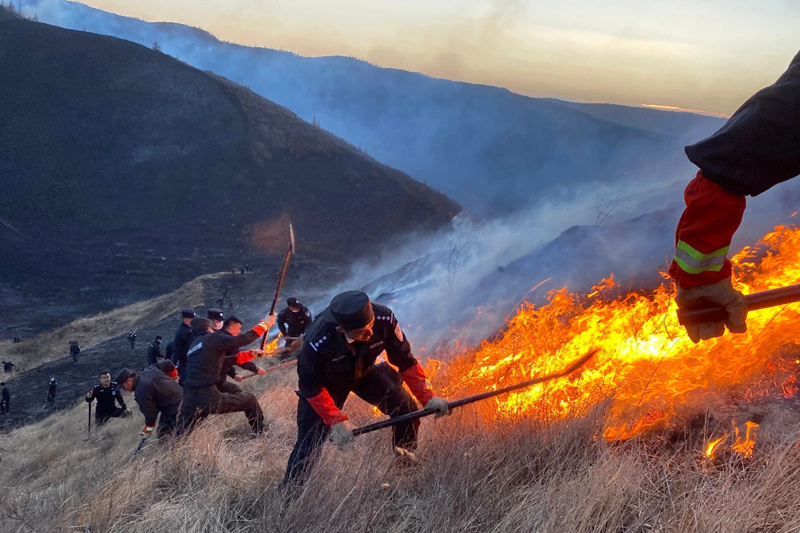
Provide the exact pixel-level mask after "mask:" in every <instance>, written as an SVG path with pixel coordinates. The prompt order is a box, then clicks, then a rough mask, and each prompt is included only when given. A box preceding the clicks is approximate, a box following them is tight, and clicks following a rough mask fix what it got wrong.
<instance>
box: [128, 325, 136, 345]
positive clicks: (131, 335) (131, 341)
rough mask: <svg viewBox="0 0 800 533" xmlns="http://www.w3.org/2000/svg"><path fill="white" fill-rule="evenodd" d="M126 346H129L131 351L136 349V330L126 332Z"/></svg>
mask: <svg viewBox="0 0 800 533" xmlns="http://www.w3.org/2000/svg"><path fill="white" fill-rule="evenodd" d="M128 344H130V345H131V350H133V349H134V348H136V330H133V331H129V332H128Z"/></svg>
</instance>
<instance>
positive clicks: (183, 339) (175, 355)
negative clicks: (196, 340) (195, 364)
mask: <svg viewBox="0 0 800 533" xmlns="http://www.w3.org/2000/svg"><path fill="white" fill-rule="evenodd" d="M191 342H192V328H190V327H189V326H187V325H186V324H184V323H183V322H181V325H180V326H178V330H177V331H176V332H175V340H173V341H172V343H173V344H172V362H173V363H175V364H176V365H178V366H179V367H181V368H183V367H185V366H186V352H188V351H189V345H190V344H191Z"/></svg>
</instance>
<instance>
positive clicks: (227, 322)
mask: <svg viewBox="0 0 800 533" xmlns="http://www.w3.org/2000/svg"><path fill="white" fill-rule="evenodd" d="M231 322H236V323H237V324H241V323H242V321H241V320H239V317H237V316H236V315H231V316H229V317H228V318H226V319H225V322H224V323H223V325H224V326H227V325H228V324H230V323H231Z"/></svg>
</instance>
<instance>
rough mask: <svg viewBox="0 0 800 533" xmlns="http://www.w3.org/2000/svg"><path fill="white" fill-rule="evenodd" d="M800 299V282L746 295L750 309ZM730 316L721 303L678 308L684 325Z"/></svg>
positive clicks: (748, 308)
mask: <svg viewBox="0 0 800 533" xmlns="http://www.w3.org/2000/svg"><path fill="white" fill-rule="evenodd" d="M798 301H800V284H796V285H789V286H787V287H779V288H777V289H769V290H766V291H760V292H754V293H753V294H747V295H745V297H744V302H745V304H746V305H747V310H748V311H755V310H757V309H766V308H767V307H775V306H776V305H785V304H790V303H792V302H798ZM727 317H728V313H727V311H725V308H724V307H722V306H720V305H713V304H712V305H709V306H707V307H701V308H698V309H690V310H686V311H682V310H680V309H679V310H678V322H680V323H681V324H682V325H685V324H696V323H698V322H720V321H723V320H725V319H726V318H727Z"/></svg>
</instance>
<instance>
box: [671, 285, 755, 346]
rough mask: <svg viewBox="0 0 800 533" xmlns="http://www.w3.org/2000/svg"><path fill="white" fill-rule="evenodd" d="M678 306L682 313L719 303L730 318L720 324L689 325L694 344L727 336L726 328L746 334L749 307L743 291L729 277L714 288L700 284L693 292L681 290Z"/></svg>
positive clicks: (676, 299) (701, 323)
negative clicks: (725, 334)
mask: <svg viewBox="0 0 800 533" xmlns="http://www.w3.org/2000/svg"><path fill="white" fill-rule="evenodd" d="M675 303H677V304H678V307H679V308H680V309H681V310H682V311H691V310H692V309H698V308H703V307H707V306H708V304H717V305H721V306H722V307H724V308H725V310H726V311H727V313H728V318H727V319H725V320H724V321H721V322H698V323H697V324H687V325H686V326H685V327H686V333H688V334H689V338H690V339H692V342H699V341H701V340H707V339H711V338H713V337H719V336H721V335H722V334H723V333H725V327H726V326H727V328H728V329H729V330H730V331H731V333H744V332H745V331H747V304H746V303H745V301H744V296H743V295H742V293H741V292H739V291H737V290H736V289H734V288H733V285H732V284H731V280H730V278H727V279H724V280H722V281H720V282H718V283H714V284H711V285H700V286H698V287H692V288H691V289H684V288H682V287H678V294H677V295H676V296H675Z"/></svg>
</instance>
